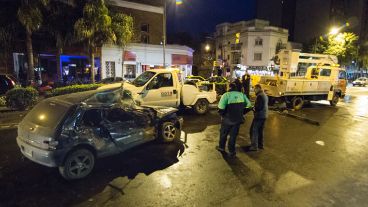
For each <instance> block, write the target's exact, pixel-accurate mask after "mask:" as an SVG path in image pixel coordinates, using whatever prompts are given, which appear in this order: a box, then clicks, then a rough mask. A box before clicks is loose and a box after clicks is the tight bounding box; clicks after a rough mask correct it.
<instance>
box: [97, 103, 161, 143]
mask: <svg viewBox="0 0 368 207" xmlns="http://www.w3.org/2000/svg"><path fill="white" fill-rule="evenodd" d="M150 122H151V120H150V119H149V117H147V116H145V115H144V114H142V116H141V117H139V115H137V114H136V113H134V111H130V110H125V109H123V108H112V109H106V110H105V112H104V122H103V125H104V126H105V128H106V129H107V130H108V132H109V134H110V136H111V138H112V141H113V142H114V143H115V144H116V145H117V146H118V147H119V148H120V149H122V150H126V149H129V148H131V147H133V146H136V145H139V144H141V143H144V142H146V141H149V140H152V139H154V137H153V136H152V137H150V136H147V134H149V133H150V131H153V130H152V129H151V127H150Z"/></svg>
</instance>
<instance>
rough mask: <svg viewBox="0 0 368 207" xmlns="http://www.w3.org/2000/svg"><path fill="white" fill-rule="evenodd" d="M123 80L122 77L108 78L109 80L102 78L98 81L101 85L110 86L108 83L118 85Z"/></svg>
mask: <svg viewBox="0 0 368 207" xmlns="http://www.w3.org/2000/svg"><path fill="white" fill-rule="evenodd" d="M122 81H123V78H122V77H110V78H104V79H102V80H101V81H100V83H103V84H110V83H119V82H122Z"/></svg>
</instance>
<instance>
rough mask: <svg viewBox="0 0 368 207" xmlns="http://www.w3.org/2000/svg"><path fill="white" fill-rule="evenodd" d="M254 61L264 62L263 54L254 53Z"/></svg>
mask: <svg viewBox="0 0 368 207" xmlns="http://www.w3.org/2000/svg"><path fill="white" fill-rule="evenodd" d="M254 61H262V53H254Z"/></svg>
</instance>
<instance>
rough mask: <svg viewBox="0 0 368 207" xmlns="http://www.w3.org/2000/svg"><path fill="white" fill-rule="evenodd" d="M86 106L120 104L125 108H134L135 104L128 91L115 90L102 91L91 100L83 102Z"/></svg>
mask: <svg viewBox="0 0 368 207" xmlns="http://www.w3.org/2000/svg"><path fill="white" fill-rule="evenodd" d="M85 103H86V104H89V105H93V104H104V105H106V104H107V105H111V104H121V105H122V106H125V107H132V108H134V107H135V102H134V100H133V98H132V93H131V92H130V91H128V90H123V89H116V90H108V91H102V92H98V93H96V94H94V95H93V96H92V97H91V98H89V99H88V100H86V101H85Z"/></svg>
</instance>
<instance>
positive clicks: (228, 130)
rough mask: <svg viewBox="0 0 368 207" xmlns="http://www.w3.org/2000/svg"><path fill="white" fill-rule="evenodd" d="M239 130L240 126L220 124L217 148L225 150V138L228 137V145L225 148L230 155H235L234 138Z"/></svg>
mask: <svg viewBox="0 0 368 207" xmlns="http://www.w3.org/2000/svg"><path fill="white" fill-rule="evenodd" d="M239 128H240V124H233V125H228V124H224V123H222V124H221V129H220V142H219V147H220V148H221V149H225V145H226V141H227V136H228V135H230V139H229V143H228V145H227V146H228V149H229V152H230V153H235V143H236V137H237V136H238V134H239Z"/></svg>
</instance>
